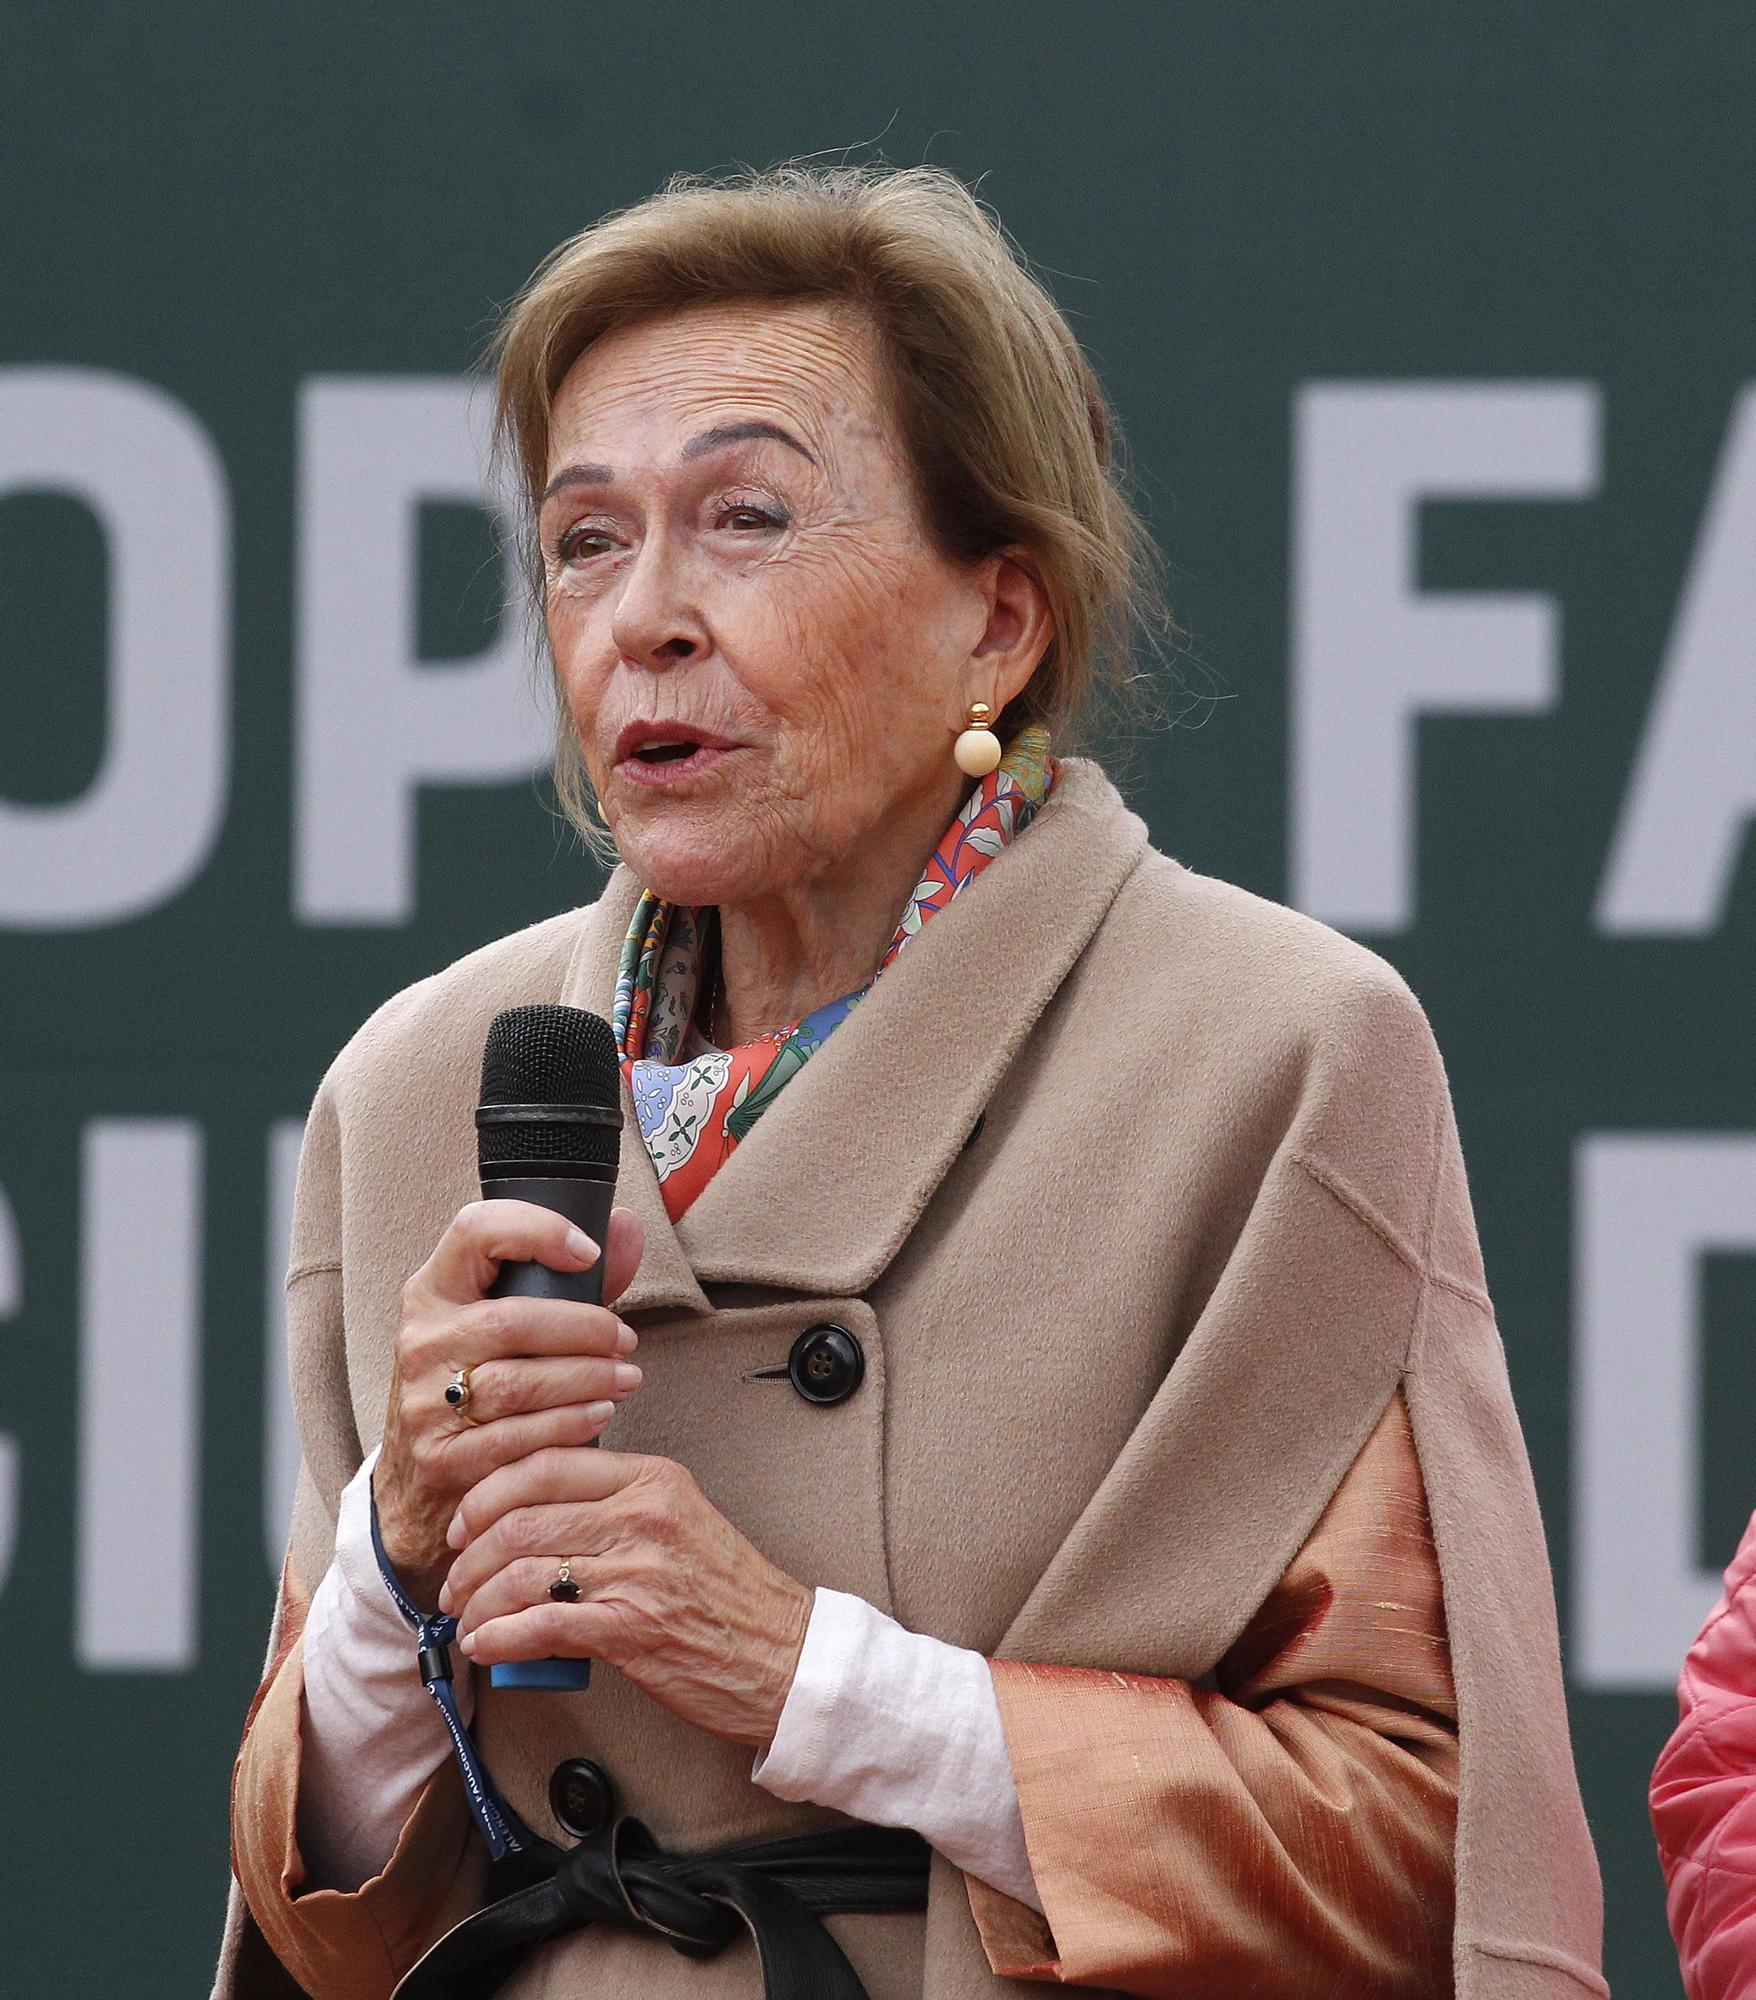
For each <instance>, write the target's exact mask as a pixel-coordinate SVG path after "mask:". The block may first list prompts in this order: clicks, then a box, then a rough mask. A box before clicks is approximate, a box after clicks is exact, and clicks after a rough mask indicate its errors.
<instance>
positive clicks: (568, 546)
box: [555, 528, 612, 562]
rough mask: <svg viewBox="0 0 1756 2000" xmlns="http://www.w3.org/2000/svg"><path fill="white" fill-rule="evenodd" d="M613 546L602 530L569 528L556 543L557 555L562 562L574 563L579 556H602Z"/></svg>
mask: <svg viewBox="0 0 1756 2000" xmlns="http://www.w3.org/2000/svg"><path fill="white" fill-rule="evenodd" d="M611 546H612V544H611V541H610V537H609V536H608V535H606V534H605V533H604V531H603V529H602V528H569V529H568V530H567V532H566V534H564V535H563V536H561V538H560V539H559V540H558V541H557V542H556V544H555V554H556V555H557V556H558V557H559V558H560V560H561V561H562V562H572V561H574V560H575V558H577V557H579V556H601V555H602V554H603V553H604V552H605V551H606V550H607V549H609V548H610V547H611Z"/></svg>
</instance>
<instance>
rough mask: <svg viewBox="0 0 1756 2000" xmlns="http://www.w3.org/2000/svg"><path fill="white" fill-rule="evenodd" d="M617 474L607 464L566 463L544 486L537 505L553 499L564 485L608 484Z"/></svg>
mask: <svg viewBox="0 0 1756 2000" xmlns="http://www.w3.org/2000/svg"><path fill="white" fill-rule="evenodd" d="M615 476H616V475H615V473H614V472H612V471H611V469H610V468H609V467H608V466H607V465H564V466H562V468H561V470H560V471H559V472H557V473H556V474H555V476H554V478H553V479H551V480H550V481H549V483H548V485H547V486H545V487H544V488H543V491H542V495H541V498H540V499H539V500H538V501H537V505H538V506H539V507H540V506H541V505H542V504H543V501H544V500H552V499H553V498H554V496H555V495H556V494H557V493H559V492H561V491H562V489H563V488H564V487H568V486H608V485H609V483H610V481H611V480H612V479H614V478H615Z"/></svg>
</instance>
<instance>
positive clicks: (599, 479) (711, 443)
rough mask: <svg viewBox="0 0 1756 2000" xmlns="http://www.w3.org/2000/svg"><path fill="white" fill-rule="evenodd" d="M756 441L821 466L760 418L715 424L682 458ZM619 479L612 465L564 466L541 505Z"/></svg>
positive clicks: (544, 493) (794, 441) (777, 427)
mask: <svg viewBox="0 0 1756 2000" xmlns="http://www.w3.org/2000/svg"><path fill="white" fill-rule="evenodd" d="M752 438H772V439H773V440H774V442H775V443H776V444H784V445H785V446H786V447H787V449H788V450H789V451H796V452H797V453H798V454H799V456H800V457H801V458H803V459H806V460H808V461H809V462H810V463H811V464H812V465H815V464H816V463H817V459H816V455H815V454H814V453H812V452H810V451H808V450H807V449H806V448H805V446H804V445H802V444H801V443H800V442H799V440H798V439H797V438H796V437H794V436H793V434H792V432H791V431H786V430H782V429H781V427H780V425H779V424H770V423H764V422H763V421H762V419H761V418H759V417H751V418H750V419H748V420H747V421H746V422H744V423H738V424H715V425H714V427H713V429H712V430H710V431H700V432H698V433H697V434H696V435H695V436H694V437H692V438H691V439H690V440H689V442H688V443H687V444H686V445H684V447H683V449H682V451H681V452H680V453H679V454H678V456H679V457H682V458H702V457H705V456H706V454H707V453H708V452H710V451H720V450H723V449H724V448H725V446H727V445H728V444H748V443H749V441H750V440H751V439H752ZM615 477H616V474H615V471H614V469H613V468H612V467H611V466H608V465H564V466H562V468H561V470H560V471H559V472H557V473H556V474H555V476H554V478H553V479H551V480H550V481H549V483H548V485H547V486H545V487H544V488H543V490H542V495H541V497H540V498H539V500H538V502H537V504H538V506H541V505H542V504H543V501H545V500H552V499H553V498H554V497H555V495H556V494H557V493H560V492H562V491H563V490H564V489H565V488H567V487H569V486H608V485H609V484H610V483H611V482H612V481H613V480H614V478H615Z"/></svg>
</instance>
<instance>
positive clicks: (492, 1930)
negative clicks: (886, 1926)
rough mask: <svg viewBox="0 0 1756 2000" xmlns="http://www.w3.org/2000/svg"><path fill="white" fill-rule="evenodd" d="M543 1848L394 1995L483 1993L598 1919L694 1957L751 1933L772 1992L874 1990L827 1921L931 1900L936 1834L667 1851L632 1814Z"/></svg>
mask: <svg viewBox="0 0 1756 2000" xmlns="http://www.w3.org/2000/svg"><path fill="white" fill-rule="evenodd" d="M544 1847H545V1848H546V1852H544V1853H542V1854H541V1855H535V1854H533V1855H531V1856H530V1857H529V1865H530V1866H532V1867H536V1868H541V1869H543V1870H545V1871H547V1870H548V1869H549V1868H550V1866H551V1864H552V1867H553V1872H552V1873H550V1872H544V1873H543V1874H542V1875H541V1876H540V1877H539V1879H537V1880H535V1881H530V1882H527V1883H525V1885H524V1886H522V1887H520V1888H516V1889H514V1890H513V1891H512V1892H511V1894H510V1895H506V1896H502V1897H501V1898H500V1900H499V1901H498V1902H496V1903H491V1904H489V1906H488V1907H487V1908H486V1909H485V1910H478V1911H477V1912H476V1914H475V1915H474V1916H472V1917H466V1918H465V1919H464V1921H463V1922H462V1923H460V1924H458V1925H456V1926H455V1927H454V1928H453V1929H451V1930H449V1931H447V1932H446V1934H445V1936H444V1937H442V1938H441V1939H440V1940H439V1942H438V1943H437V1944H436V1945H434V1947H433V1948H432V1950H431V1951H429V1952H428V1953H427V1955H426V1956H425V1957H424V1958H423V1959H422V1960H421V1962H420V1963H419V1964H418V1965H417V1966H415V1967H414V1968H413V1970H412V1971H410V1972H409V1974H408V1975H407V1977H406V1978H405V1979H404V1980H403V1981H402V1983H401V1984H400V1985H399V1986H398V1987H397V1989H396V1994H395V2000H487V1996H488V1995H490V1994H493V1993H495V1992H497V1991H498V1990H499V1988H500V1987H501V1985H502V1984H503V1983H504V1982H505V1981H506V1980H507V1979H508V1978H510V1977H511V1975H512V1973H513V1972H514V1971H515V1970H516V1968H517V1966H518V1964H519V1962H520V1961H521V1960H522V1959H523V1958H524V1956H525V1954H526V1953H527V1952H528V1951H529V1950H531V1948H532V1947H533V1946H535V1945H538V1944H542V1943H544V1942H545V1941H546V1940H548V1939H550V1938H555V1937H562V1936H564V1935H566V1933H567V1932H569V1931H573V1930H578V1929H580V1928H581V1927H582V1926H584V1925H586V1924H594V1923H605V1924H615V1925H617V1926H618V1927H619V1928H620V1929H622V1930H629V1931H646V1932H649V1933H650V1934H651V1935H652V1936H654V1937H657V1938H663V1939H664V1941H665V1942H666V1943H667V1944H668V1945H670V1947H671V1948H672V1950H673V1951H679V1952H681V1953H682V1954H683V1955H684V1957H686V1958H712V1957H713V1956H714V1955H715V1954H716V1953H717V1952H720V1951H723V1950H724V1949H725V1947H726V1946H727V1945H728V1944H730V1943H731V1942H732V1940H733V1939H734V1938H736V1937H738V1936H739V1935H741V1934H744V1933H747V1934H748V1935H749V1936H750V1937H752V1938H753V1939H754V1940H755V1943H756V1950H757V1954H758V1956H759V1957H760V1959H761V1963H762V1989H763V1992H764V1994H765V1995H766V1997H767V2000H866V1989H865V1987H864V1986H863V1985H861V1983H860V1978H859V1974H858V1973H856V1972H855V1971H854V1969H853V1967H852V1966H851V1965H850V1964H849V1963H848V1961H847V1958H846V1956H845V1954H844V1953H843V1951H842V1949H841V1947H840V1945H838V1944H837V1943H836V1941H835V1940H834V1938H832V1937H831V1936H830V1935H829V1932H828V1931H827V1930H826V1929H825V1928H824V1926H823V1922H822V1919H823V1918H824V1917H827V1916H842V1915H850V1914H853V1913H856V1912H862V1913H863V1912H868V1911H870V1912H878V1911H892V1910H924V1909H925V1908H926V1906H927V1863H928V1848H927V1843H926V1842H925V1841H924V1840H922V1839H921V1837H920V1835H919V1834H916V1833H909V1832H907V1831H904V1830H901V1829H897V1828H892V1827H881V1826H850V1827H845V1828H838V1829H833V1830H831V1831H830V1832H827V1833H816V1834H804V1835H801V1836H798V1837H796V1838H794V1839H791V1840H770V1841H758V1842H754V1843H752V1844H751V1845H749V1846H744V1847H719V1848H715V1849H713V1850H712V1851H711V1852H710V1853H706V1854H670V1853H667V1852H666V1851H665V1849H664V1848H662V1847H660V1846H659V1844H658V1842H657V1841H656V1840H654V1839H653V1837H652V1835H651V1834H650V1833H649V1832H648V1831H647V1830H646V1828H645V1827H644V1826H642V1825H641V1823H640V1821H639V1820H637V1819H622V1820H618V1821H617V1822H616V1824H615V1825H614V1826H612V1827H610V1828H608V1829H607V1830H606V1832H605V1833H603V1834H602V1835H599V1836H597V1837H595V1838H593V1839H591V1840H588V1841H583V1842H581V1844H580V1845H579V1846H578V1847H575V1848H571V1849H569V1850H566V1851H565V1852H564V1851H562V1850H561V1849H559V1848H555V1847H550V1846H548V1844H547V1843H544Z"/></svg>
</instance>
